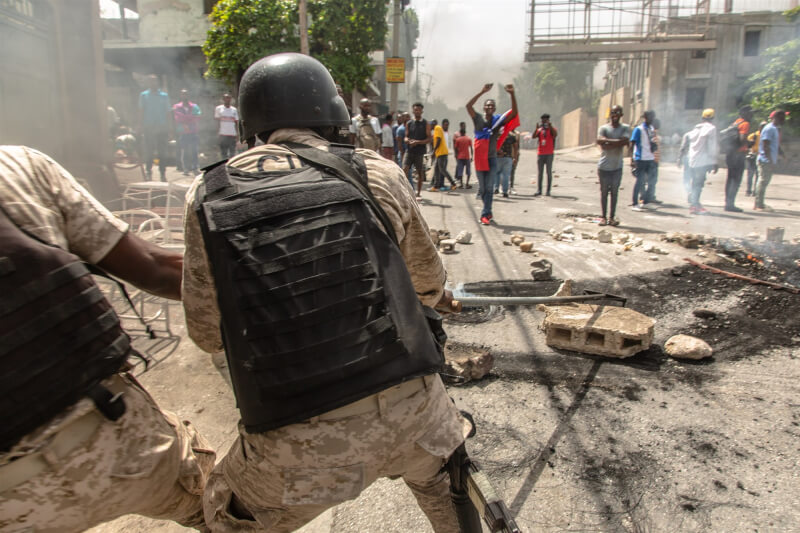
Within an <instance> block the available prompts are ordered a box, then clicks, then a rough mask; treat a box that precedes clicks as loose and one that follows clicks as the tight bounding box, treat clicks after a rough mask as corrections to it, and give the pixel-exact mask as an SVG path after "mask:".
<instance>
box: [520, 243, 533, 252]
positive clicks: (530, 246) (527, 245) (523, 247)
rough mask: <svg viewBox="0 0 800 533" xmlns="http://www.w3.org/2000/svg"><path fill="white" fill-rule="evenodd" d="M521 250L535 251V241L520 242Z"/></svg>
mask: <svg viewBox="0 0 800 533" xmlns="http://www.w3.org/2000/svg"><path fill="white" fill-rule="evenodd" d="M519 250H520V251H521V252H525V253H530V252H532V251H533V243H532V242H521V243H520V244H519Z"/></svg>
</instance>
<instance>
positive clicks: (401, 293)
mask: <svg viewBox="0 0 800 533" xmlns="http://www.w3.org/2000/svg"><path fill="white" fill-rule="evenodd" d="M301 88H302V89H303V90H300V89H301ZM239 111H240V114H241V120H242V135H243V136H244V137H249V136H253V135H257V136H258V137H259V138H260V139H262V140H263V141H264V142H265V143H266V144H264V145H263V146H258V147H256V148H254V149H252V150H249V151H247V152H244V153H242V154H239V155H237V156H236V157H234V158H233V159H231V160H229V161H228V162H227V163H226V164H225V163H222V164H219V165H217V166H216V167H214V168H211V169H208V170H207V172H206V173H205V174H204V175H203V176H201V177H199V178H198V179H197V180H196V181H195V183H194V184H193V186H192V188H191V189H190V191H189V192H188V194H187V199H188V200H189V201H188V203H187V215H186V218H185V242H186V256H185V260H184V276H185V277H184V285H183V297H184V300H183V302H184V309H185V311H186V324H187V331H188V333H189V336H190V337H191V338H192V340H194V341H195V343H196V344H197V345H198V346H199V347H200V348H201V349H203V350H205V351H207V352H210V353H213V352H216V351H219V350H221V349H223V347H224V349H225V353H226V356H227V359H228V363H229V368H230V370H231V378H232V383H233V389H234V395H235V396H236V403H237V405H238V408H239V412H240V415H241V421H240V423H239V428H238V429H239V436H238V439H237V441H236V442H235V443H234V444H233V446H232V447H231V448H230V450H229V452H228V454H227V455H226V456H225V457H224V458H223V459H222V461H221V462H220V463H219V464H218V465H217V466H216V467H215V469H214V471H213V472H212V474H211V477H210V478H209V482H208V485H207V488H206V494H205V510H206V519H207V523H208V526H209V527H210V529H211V530H212V531H215V532H216V531H244V530H247V531H280V532H288V531H294V530H295V529H297V528H299V527H301V526H302V525H303V524H305V523H307V522H309V521H310V520H312V519H313V518H314V517H315V516H317V515H318V514H320V513H322V512H323V511H325V510H326V509H328V508H329V507H332V506H334V505H337V504H339V503H341V502H344V501H346V500H350V499H353V498H355V497H357V496H358V494H359V493H360V492H361V491H362V490H363V489H365V488H366V487H367V486H369V485H370V484H371V483H372V482H373V481H375V480H376V479H377V478H379V477H385V476H399V477H402V478H403V480H404V481H405V483H406V485H407V486H408V487H409V488H410V489H411V491H412V492H413V493H414V496H415V498H416V500H417V502H418V504H419V506H420V507H421V508H422V510H423V511H424V512H425V514H426V515H427V517H428V519H429V520H430V521H431V524H432V526H433V529H434V531H436V532H439V533H441V532H452V533H457V532H458V531H459V526H458V521H457V517H456V514H455V509H454V506H453V503H452V501H451V498H450V483H449V481H448V479H447V474H446V473H445V472H443V471H442V466H443V465H444V464H445V461H446V460H447V458H448V457H449V456H450V455H451V454H452V453H453V451H454V450H455V449H456V448H457V447H458V446H459V445H460V444H461V443H462V442H463V440H464V435H463V434H462V418H461V416H460V414H459V412H458V411H457V409H456V407H455V406H454V404H453V402H452V401H451V400H450V398H448V396H447V392H446V390H445V388H444V385H443V384H442V380H441V378H440V377H439V375H438V373H437V372H438V371H439V370H440V368H441V365H442V363H443V357H442V352H441V345H440V344H439V343H440V342H442V337H441V335H442V334H443V332H442V331H441V330H440V328H439V327H438V326H437V324H438V322H439V320H441V319H440V318H439V317H438V315H437V314H436V313H435V312H434V311H433V310H432V309H431V307H433V306H435V305H437V303H438V304H443V305H449V304H450V302H451V301H452V294H450V293H449V291H445V289H444V283H445V279H446V276H445V271H444V267H443V266H442V262H441V260H440V259H439V256H438V253H437V250H436V247H435V246H434V245H433V242H432V241H431V239H430V236H429V228H428V226H427V224H426V223H425V220H424V219H423V217H422V214H421V212H420V210H419V208H418V206H417V203H416V201H415V199H414V194H413V191H412V189H411V188H410V187H409V186H408V182H407V181H406V177H405V176H404V175H403V172H402V171H401V169H400V168H399V167H397V165H395V164H394V163H393V162H391V161H388V160H386V159H384V158H383V157H381V156H380V155H378V154H377V153H375V152H373V151H371V150H364V149H358V148H357V149H353V148H352V147H347V146H336V145H331V142H332V141H333V140H334V139H335V138H336V133H337V130H338V128H339V127H342V126H347V125H348V123H349V118H348V116H347V110H346V109H345V107H344V102H343V100H342V99H341V98H339V97H337V95H336V89H335V86H334V83H333V79H332V78H331V76H330V74H329V73H328V71H327V69H326V68H325V67H324V66H323V65H322V64H321V63H320V62H319V61H317V60H316V59H313V58H311V57H309V56H306V55H303V54H296V53H284V54H277V55H272V56H268V57H265V58H263V59H260V60H259V61H256V62H255V63H254V64H252V65H251V66H250V68H248V69H247V71H246V72H245V73H244V76H243V77H242V80H241V84H240V90H239ZM423 148H424V145H423ZM424 306H428V307H424ZM435 334H436V335H435Z"/></svg>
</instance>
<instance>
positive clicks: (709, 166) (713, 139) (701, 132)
mask: <svg viewBox="0 0 800 533" xmlns="http://www.w3.org/2000/svg"><path fill="white" fill-rule="evenodd" d="M713 122H714V110H713V109H711V108H708V109H705V110H703V114H702V121H701V122H700V123H699V124H697V125H696V126H695V127H694V129H693V130H692V131H691V132H689V138H688V140H689V149H688V160H689V161H688V162H689V168H691V169H692V192H691V193H690V194H689V214H692V215H704V214H706V213H707V212H708V210H707V209H706V208H705V207H703V206H702V204H701V203H700V194H701V193H702V192H703V185H704V184H705V182H706V174H708V172H709V171H710V170H713V172H714V174H716V173H717V170H718V169H719V166H718V165H717V155H718V153H719V143H718V142H717V128H716V127H715V126H714V124H713Z"/></svg>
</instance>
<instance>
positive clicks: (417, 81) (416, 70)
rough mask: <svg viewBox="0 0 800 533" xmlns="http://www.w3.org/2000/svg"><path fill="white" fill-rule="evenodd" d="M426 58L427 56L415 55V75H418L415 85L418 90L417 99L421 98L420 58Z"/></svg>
mask: <svg viewBox="0 0 800 533" xmlns="http://www.w3.org/2000/svg"><path fill="white" fill-rule="evenodd" d="M420 59H425V56H414V76H416V81H415V82H414V85H416V90H417V100H419V99H420V94H421V93H420V91H419V60H420Z"/></svg>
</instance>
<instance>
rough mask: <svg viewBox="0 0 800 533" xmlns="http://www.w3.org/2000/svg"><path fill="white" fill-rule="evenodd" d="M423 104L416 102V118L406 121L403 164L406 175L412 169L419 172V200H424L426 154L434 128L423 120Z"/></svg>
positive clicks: (412, 109)
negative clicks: (423, 186) (405, 148)
mask: <svg viewBox="0 0 800 533" xmlns="http://www.w3.org/2000/svg"><path fill="white" fill-rule="evenodd" d="M423 109H424V106H423V105H422V102H414V105H412V106H411V112H412V113H413V115H414V118H409V120H407V121H406V137H405V142H406V147H407V151H406V159H405V161H404V162H403V172H405V173H406V175H408V174H409V172H410V171H411V167H412V166H413V167H414V169H416V171H417V199H418V200H419V199H420V198H422V183H423V182H424V181H425V154H426V152H427V150H428V145H429V144H430V143H431V141H432V140H433V139H432V136H431V129H432V126H431V125H430V124H429V123H428V121H427V120H425V119H424V118H422V110H423Z"/></svg>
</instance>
